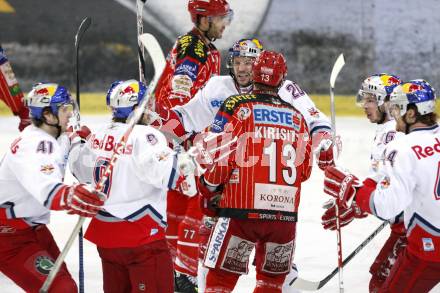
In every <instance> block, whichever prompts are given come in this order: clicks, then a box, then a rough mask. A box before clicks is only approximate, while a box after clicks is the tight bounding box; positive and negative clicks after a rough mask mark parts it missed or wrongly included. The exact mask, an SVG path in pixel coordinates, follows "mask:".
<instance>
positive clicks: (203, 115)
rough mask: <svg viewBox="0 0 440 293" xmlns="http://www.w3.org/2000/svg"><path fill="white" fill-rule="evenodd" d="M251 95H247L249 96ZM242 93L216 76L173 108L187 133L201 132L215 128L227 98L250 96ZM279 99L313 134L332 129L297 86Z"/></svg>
mask: <svg viewBox="0 0 440 293" xmlns="http://www.w3.org/2000/svg"><path fill="white" fill-rule="evenodd" d="M246 93H247V92H246ZM246 93H243V92H241V91H240V89H239V88H238V87H237V85H236V83H235V82H234V79H233V78H232V77H231V76H229V75H225V76H213V77H212V78H211V79H210V80H209V81H208V83H207V84H206V85H205V86H204V87H202V88H201V89H200V90H199V91H198V92H197V93H196V95H195V96H194V98H192V99H191V101H189V102H188V103H186V104H184V105H181V106H176V107H174V108H173V110H175V111H176V112H178V113H179V116H181V118H182V122H183V126H184V127H185V131H187V132H201V131H203V130H204V129H205V128H206V127H208V126H209V125H211V123H212V122H213V121H214V117H215V115H216V114H217V111H218V110H219V109H220V106H221V105H222V104H223V102H224V101H225V100H226V98H228V97H230V96H232V95H237V94H246ZM278 95H279V96H280V98H281V99H282V100H283V101H285V102H287V103H289V104H291V105H292V106H294V107H295V108H296V109H297V110H299V111H300V112H301V114H302V115H303V117H304V119H305V120H306V123H307V126H308V128H309V130H310V134H313V133H314V132H315V131H318V130H324V129H325V130H327V131H329V130H330V129H331V124H330V121H329V120H328V118H327V117H326V116H325V114H323V113H322V112H321V111H320V110H319V109H318V108H316V106H315V104H314V103H313V101H312V100H311V99H310V97H309V96H308V95H307V93H305V92H304V91H303V90H302V89H301V88H300V87H299V86H298V85H297V84H296V83H295V82H293V81H290V80H286V81H285V82H284V83H283V85H282V86H281V88H280V90H279V92H278Z"/></svg>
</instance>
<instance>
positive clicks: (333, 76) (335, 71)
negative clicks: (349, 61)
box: [330, 53, 345, 88]
mask: <svg viewBox="0 0 440 293" xmlns="http://www.w3.org/2000/svg"><path fill="white" fill-rule="evenodd" d="M344 65H345V59H344V54H342V53H341V55H339V57H338V59H336V62H335V64H334V65H333V69H332V73H331V74H330V86H331V87H332V88H334V87H335V83H336V78H337V77H338V75H339V72H340V71H341V69H342V67H344Z"/></svg>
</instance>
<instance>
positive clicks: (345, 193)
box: [324, 166, 362, 208]
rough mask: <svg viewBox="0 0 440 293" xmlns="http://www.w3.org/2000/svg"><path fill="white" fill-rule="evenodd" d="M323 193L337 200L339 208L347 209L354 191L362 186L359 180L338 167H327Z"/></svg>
mask: <svg viewBox="0 0 440 293" xmlns="http://www.w3.org/2000/svg"><path fill="white" fill-rule="evenodd" d="M324 176H325V178H324V192H325V193H327V194H328V195H330V196H332V197H334V198H336V200H338V201H339V202H338V204H339V206H341V207H343V208H348V207H349V206H350V205H351V202H352V200H353V199H354V196H355V195H356V190H357V188H358V187H361V186H362V184H361V183H360V182H359V179H358V178H357V177H356V176H354V175H353V174H350V173H348V172H346V171H344V170H342V169H340V168H338V167H332V166H330V167H327V168H326V169H325V173H324Z"/></svg>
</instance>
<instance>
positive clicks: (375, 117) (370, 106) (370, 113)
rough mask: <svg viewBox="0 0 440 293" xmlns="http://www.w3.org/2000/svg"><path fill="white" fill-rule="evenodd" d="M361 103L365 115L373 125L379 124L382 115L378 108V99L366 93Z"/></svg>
mask: <svg viewBox="0 0 440 293" xmlns="http://www.w3.org/2000/svg"><path fill="white" fill-rule="evenodd" d="M361 103H362V108H363V109H364V112H365V115H366V116H367V118H368V120H370V122H371V123H378V122H379V121H380V120H381V119H382V114H381V113H380V111H379V107H378V106H377V100H376V97H375V96H374V95H373V94H368V93H364V94H363V97H362V102H361Z"/></svg>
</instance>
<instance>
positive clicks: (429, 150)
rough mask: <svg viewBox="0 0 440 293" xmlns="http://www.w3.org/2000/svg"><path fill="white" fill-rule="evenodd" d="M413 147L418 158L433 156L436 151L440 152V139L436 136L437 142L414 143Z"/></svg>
mask: <svg viewBox="0 0 440 293" xmlns="http://www.w3.org/2000/svg"><path fill="white" fill-rule="evenodd" d="M411 149H412V150H413V152H414V153H415V154H416V156H417V159H418V160H421V159H424V158H427V157H431V156H433V155H434V154H436V153H440V140H439V139H438V138H435V143H433V145H431V146H424V147H422V146H420V145H413V146H412V147H411Z"/></svg>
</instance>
